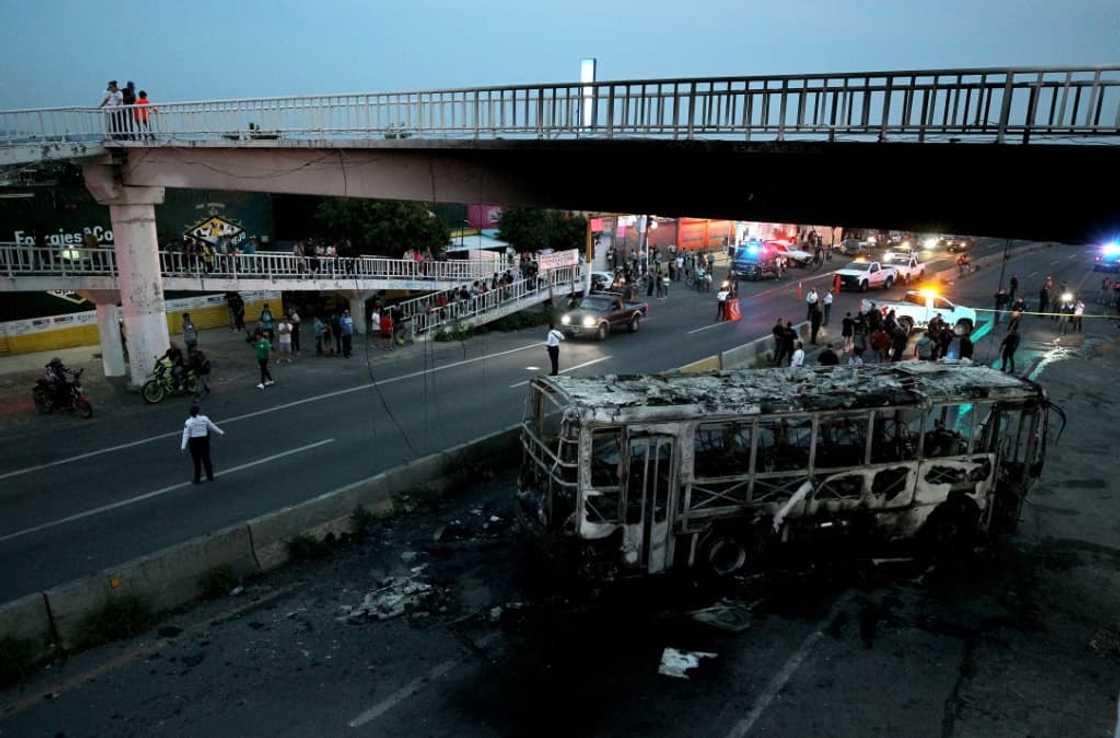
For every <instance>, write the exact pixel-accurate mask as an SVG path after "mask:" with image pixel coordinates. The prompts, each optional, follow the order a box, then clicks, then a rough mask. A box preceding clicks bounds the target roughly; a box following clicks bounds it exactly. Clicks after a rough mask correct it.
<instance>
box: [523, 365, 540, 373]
mask: <svg viewBox="0 0 1120 738" xmlns="http://www.w3.org/2000/svg"><path fill="white" fill-rule="evenodd" d="M540 370H541V368H540V367H539V366H527V367H525V371H527V372H539V371H540Z"/></svg>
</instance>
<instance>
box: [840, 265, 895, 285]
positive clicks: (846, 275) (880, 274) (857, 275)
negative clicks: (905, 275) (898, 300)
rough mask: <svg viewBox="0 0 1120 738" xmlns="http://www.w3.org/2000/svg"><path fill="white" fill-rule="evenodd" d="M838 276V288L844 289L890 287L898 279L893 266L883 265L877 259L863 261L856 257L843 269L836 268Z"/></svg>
mask: <svg viewBox="0 0 1120 738" xmlns="http://www.w3.org/2000/svg"><path fill="white" fill-rule="evenodd" d="M836 273H837V274H838V275H839V276H840V288H841V289H846V290H859V291H860V292H867V290H869V289H872V288H875V287H882V288H883V289H888V290H889V289H890V288H891V287H893V286H894V283H895V282H896V281H898V275H897V274H896V273H895V270H894V267H892V266H883V265H882V264H880V263H879V262H877V261H863V260H861V259H856V260H855V261H853V262H852V263H851V264H849V265H848V266H846V267H844V268H843V269H837V270H836Z"/></svg>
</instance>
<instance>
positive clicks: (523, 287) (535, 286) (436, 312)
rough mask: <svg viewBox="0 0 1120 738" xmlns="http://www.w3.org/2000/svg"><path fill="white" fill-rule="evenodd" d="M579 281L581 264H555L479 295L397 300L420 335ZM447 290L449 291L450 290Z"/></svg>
mask: <svg viewBox="0 0 1120 738" xmlns="http://www.w3.org/2000/svg"><path fill="white" fill-rule="evenodd" d="M582 282H583V270H582V269H581V267H579V266H570V267H559V268H556V269H550V270H548V271H545V272H541V273H540V274H538V275H537V276H535V277H528V278H526V279H519V280H515V281H514V282H513V283H511V284H507V285H499V286H498V287H496V288H494V289H490V290H488V291H487V292H485V293H483V294H480V295H474V296H471V297H468V298H465V299H455V300H451V301H449V302H447V303H446V304H442V305H441V304H437V303H436V302H434V301H431V300H429V298H432V297H433V296H431V295H425V296H424V297H423V298H418V299H416V300H409V301H408V302H409V303H411V306H409V307H408V308H407V309H406V308H405V307H404V305H405V303H400V306H402V309H406V312H405V318H406V319H408V320H411V321H412V333H413V334H414V335H420V334H423V333H428V332H430V331H433V330H436V329H438V328H442V327H444V326H448V325H453V324H455V323H457V322H459V321H463V320H469V319H472V318H478V317H479V316H482V315H484V314H486V313H489V312H493V311H496V310H499V309H502V308H505V307H509V306H511V305H515V304H517V303H520V302H523V301H525V300H528V299H530V298H540V300H541V301H543V300H544V299H546V298H547V297H549V296H554V295H558V294H563V292H562V291H563V290H567V291H569V292H572V291H576V290H578V289H580V287H581V286H582ZM447 292H448V293H450V292H451V290H448V291H447Z"/></svg>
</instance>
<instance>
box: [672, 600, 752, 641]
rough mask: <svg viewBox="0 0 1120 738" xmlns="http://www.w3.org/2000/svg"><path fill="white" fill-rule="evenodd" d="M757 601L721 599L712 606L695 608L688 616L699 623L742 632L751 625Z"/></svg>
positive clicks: (733, 631) (731, 631)
mask: <svg viewBox="0 0 1120 738" xmlns="http://www.w3.org/2000/svg"><path fill="white" fill-rule="evenodd" d="M756 604H758V603H757V602H750V603H747V602H742V601H739V600H727V599H724V600H720V601H719V602H717V603H716V604H714V605H711V606H710V607H704V608H701V609H699V610H693V611H692V612H690V613H688V616H689V617H690V618H692V619H693V620H695V621H696V622H698V623H703V624H704V625H708V626H711V627H713V628H717V629H719V630H724V631H727V632H728V633H742V632H743V631H744V630H746V629H748V628H750V627H751V615H752V611H753V610H754V606H755V605H756Z"/></svg>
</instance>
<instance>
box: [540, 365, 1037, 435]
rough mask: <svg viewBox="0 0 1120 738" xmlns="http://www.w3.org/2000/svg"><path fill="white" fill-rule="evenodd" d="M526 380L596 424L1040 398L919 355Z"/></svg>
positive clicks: (972, 369) (988, 373)
mask: <svg viewBox="0 0 1120 738" xmlns="http://www.w3.org/2000/svg"><path fill="white" fill-rule="evenodd" d="M533 383H534V385H536V386H538V387H540V388H542V389H545V390H547V391H548V392H549V393H550V394H552V395H553V398H554V400H555V401H556V402H557V403H558V404H559V405H561V406H566V407H567V408H568V410H569V412H571V411H573V410H574V411H575V413H576V414H577V415H578V416H579V417H580V418H581V419H582V420H584V421H585V422H599V423H637V422H651V421H654V422H656V421H658V420H670V419H681V418H693V417H698V416H710V415H759V414H786V413H791V414H793V413H809V412H818V411H829V410H860V409H870V408H876V407H890V406H906V405H913V406H927V405H932V404H934V403H938V402H972V401H983V400H1003V401H1016V400H1030V399H1037V400H1041V399H1043V398H1044V395H1043V391H1042V388H1041V387H1039V386H1038V385H1037V384H1035V383H1033V382H1030V381H1028V380H1024V379H1019V378H1017V377H1014V376H1011V375H1008V374H1003V373H1002V372H998V371H996V370H994V369H990V368H988V367H986V366H977V365H965V364H933V363H926V362H903V363H897V364H882V365H874V366H862V367H830V368H807V367H805V368H797V369H736V370H725V371H715V372H704V373H697V374H608V375H604V376H600V377H571V376H557V377H540V378H538V379H535V380H534V381H533Z"/></svg>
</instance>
